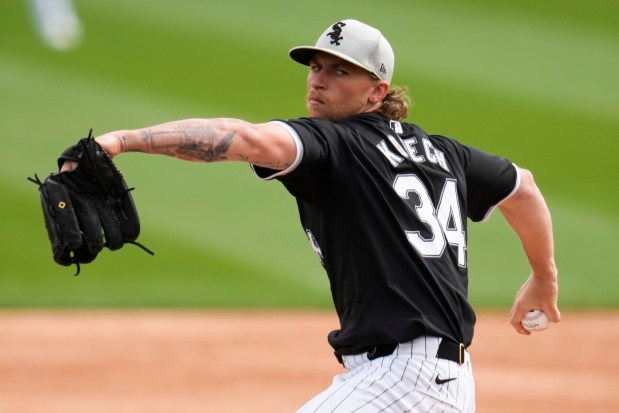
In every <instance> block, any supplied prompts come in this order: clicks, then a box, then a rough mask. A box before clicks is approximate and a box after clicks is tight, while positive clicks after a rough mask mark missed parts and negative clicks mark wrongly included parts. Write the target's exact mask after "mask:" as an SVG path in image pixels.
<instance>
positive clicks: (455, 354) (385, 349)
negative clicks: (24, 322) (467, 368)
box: [334, 338, 466, 365]
mask: <svg viewBox="0 0 619 413" xmlns="http://www.w3.org/2000/svg"><path fill="white" fill-rule="evenodd" d="M397 347H398V344H397V343H396V344H380V345H378V346H374V347H372V348H371V349H370V350H368V351H367V353H368V360H374V359H377V358H380V357H385V356H389V355H391V354H393V352H394V351H395V349H396V348H397ZM465 351H466V347H465V346H464V344H462V343H455V342H453V341H450V340H447V339H445V338H444V339H442V340H441V344H439V346H438V351H437V352H436V357H437V358H439V359H444V360H449V361H453V362H456V363H458V364H459V365H462V364H463V363H464V352H465ZM334 354H335V358H336V359H337V361H338V362H339V363H340V364H342V365H343V364H344V359H343V357H342V356H343V354H341V353H338V352H337V351H336V352H335V353H334Z"/></svg>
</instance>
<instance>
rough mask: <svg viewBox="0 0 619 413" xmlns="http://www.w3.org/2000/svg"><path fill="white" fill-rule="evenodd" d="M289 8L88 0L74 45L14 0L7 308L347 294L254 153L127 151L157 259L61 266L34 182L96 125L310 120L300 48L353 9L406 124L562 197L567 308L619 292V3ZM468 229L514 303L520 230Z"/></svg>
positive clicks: (559, 223) (324, 303) (138, 255)
mask: <svg viewBox="0 0 619 413" xmlns="http://www.w3.org/2000/svg"><path fill="white" fill-rule="evenodd" d="M215 4H216V5H215ZM291 4H292V2H290V1H283V0H282V1H279V0H277V1H276V0H267V1H260V2H254V1H240V0H229V1H226V2H209V1H203V0H180V1H176V2H172V1H164V0H148V1H147V0H134V1H120V0H106V1H87V0H80V1H76V6H77V9H78V11H79V14H80V16H81V18H82V21H83V24H84V28H85V38H84V42H83V44H82V46H81V47H80V48H79V49H77V50H74V51H71V52H57V51H53V50H50V49H48V48H46V47H45V45H44V44H43V43H42V42H41V41H40V39H39V38H38V37H37V35H36V33H35V31H34V29H33V26H32V25H31V20H30V18H29V15H28V9H27V7H26V2H25V1H18V0H6V1H4V2H3V6H2V11H1V12H0V39H1V40H0V119H1V120H2V123H1V124H2V128H3V133H2V135H3V137H2V140H1V142H2V143H1V145H2V146H1V147H2V155H3V156H2V158H3V161H2V163H0V171H1V174H0V190H1V192H2V203H1V205H2V206H1V208H2V209H1V211H2V214H0V216H1V217H2V227H1V228H2V238H1V239H0V251H1V254H2V256H1V258H2V259H1V260H0V308H16V307H37V308H65V307H89V308H92V307H171V308H174V307H194V308H197V307H217V308H226V307H244V308H264V307H329V306H331V303H330V297H329V288H328V284H327V280H326V276H325V275H324V273H323V271H322V268H321V267H320V265H319V264H318V261H317V259H316V258H315V257H314V255H313V252H312V250H311V248H310V247H309V246H308V245H307V242H306V240H305V236H304V234H303V232H302V231H301V227H300V225H299V222H298V219H297V215H296V209H295V203H294V200H293V199H292V197H290V196H289V195H288V194H287V193H286V191H285V190H284V188H283V187H282V186H281V185H279V184H278V183H274V182H271V183H263V182H260V181H259V180H258V179H257V178H255V177H254V175H253V174H252V173H251V171H250V170H249V168H248V166H247V165H243V164H217V165H203V164H190V163H185V162H182V161H179V160H176V159H170V158H164V157H154V156H150V157H149V156H145V155H141V154H127V155H122V156H120V157H118V158H117V164H118V165H119V167H120V169H121V170H122V171H123V172H124V174H125V177H126V178H127V181H128V182H129V184H130V185H131V186H135V187H136V190H135V192H134V197H135V201H136V203H137V205H138V209H139V211H140V214H141V220H142V235H141V238H140V241H141V242H143V243H144V244H145V245H147V246H148V247H150V248H151V249H153V250H154V251H155V252H156V256H155V257H150V256H148V255H147V254H145V253H143V252H142V251H141V250H139V249H138V248H134V247H132V246H127V247H125V248H124V249H123V250H121V251H117V252H110V251H109V250H106V251H104V252H103V253H102V254H101V256H100V257H99V258H98V259H97V261H96V262H95V263H93V264H89V265H86V266H84V267H83V268H82V274H81V275H80V276H79V277H73V273H74V269H73V268H64V267H60V266H58V265H56V264H55V263H53V261H52V258H51V252H50V248H49V242H48V240H47V234H46V232H45V230H44V228H43V219H42V214H41V211H40V207H39V198H38V192H37V190H36V187H35V186H34V185H32V184H31V183H29V182H28V181H27V180H26V177H27V176H31V175H32V174H33V173H34V172H38V173H39V175H40V176H46V175H47V174H48V173H49V172H51V171H53V170H54V168H55V162H56V157H57V156H58V155H59V154H60V152H61V151H62V150H63V149H65V148H66V147H68V146H70V145H72V144H73V143H74V142H75V141H76V140H77V139H78V138H80V137H83V136H85V134H86V133H87V132H88V129H89V128H94V131H95V134H97V133H102V132H105V131H109V130H115V129H128V128H137V127H142V126H147V125H151V124H155V123H161V122H164V121H169V120H174V119H180V118H189V117H221V116H226V117H240V118H243V119H246V120H249V121H256V122H259V121H267V120H270V119H272V118H292V117H297V116H302V115H304V105H303V96H304V91H305V76H306V69H305V68H304V67H302V66H300V65H298V64H295V63H293V62H292V61H291V60H290V59H289V58H288V57H287V51H288V49H290V48H291V47H293V46H296V45H299V44H313V43H314V41H315V39H316V37H317V36H318V35H319V34H320V32H322V30H324V28H326V27H327V26H328V25H329V24H331V23H333V22H334V21H336V20H340V19H345V18H357V19H359V20H362V21H365V22H367V23H369V24H372V25H374V26H376V27H379V28H381V30H382V31H383V33H384V34H385V35H386V36H387V38H388V39H390V41H391V44H392V46H393V48H394V50H395V52H396V73H395V77H394V83H396V84H398V85H407V86H409V88H410V90H411V94H412V97H413V100H414V104H415V106H414V108H413V110H412V113H411V115H410V116H409V119H408V120H409V121H411V122H414V123H418V124H420V125H421V126H423V127H424V128H425V129H426V130H428V131H429V132H431V133H440V134H445V135H448V136H451V137H453V138H456V139H458V140H460V141H462V142H464V143H468V144H472V145H476V146H479V147H481V148H483V149H485V150H487V151H490V152H495V153H499V154H502V155H504V156H506V157H509V158H510V159H512V160H513V161H514V162H515V163H517V164H519V165H521V166H523V167H526V168H529V169H531V170H533V172H534V173H535V176H536V179H537V181H538V184H539V186H540V187H541V189H542V190H543V192H544V194H545V195H546V198H547V201H548V203H549V205H550V207H551V210H552V212H553V218H554V225H555V233H556V259H557V263H558V266H559V270H560V281H561V297H560V304H561V305H562V306H563V308H566V307H567V308H575V307H586V308H593V307H615V308H616V307H618V306H619V292H618V291H619V281H618V279H619V278H618V277H617V263H618V260H617V256H616V255H615V253H616V251H617V249H618V247H619V242H618V241H617V237H616V234H617V233H619V215H618V212H619V202H618V201H619V196H618V193H619V191H618V189H617V183H616V180H617V178H619V167H618V162H617V161H616V160H615V152H616V151H617V150H618V149H619V139H618V138H619V93H618V92H619V75H618V73H619V26H618V25H617V24H616V16H617V15H618V13H619V3H617V2H616V1H610V0H607V1H602V0H593V1H589V2H581V1H576V0H542V1H533V0H521V1H517V2H516V1H511V0H510V1H506V2H500V5H497V2H493V1H489V0H481V1H476V2H458V1H433V2H425V1H410V0H400V1H396V0H386V1H383V2H379V3H376V2H374V3H371V4H368V5H360V4H359V2H358V1H352V0H346V1H339V2H335V3H334V2H327V1H324V0H319V1H314V2H299V4H298V5H295V7H293V6H291ZM293 9H294V10H293ZM469 234H470V235H469V237H470V238H469V257H470V263H469V268H470V278H471V283H470V284H471V299H472V301H473V303H474V305H476V306H477V307H478V308H484V307H493V308H494V307H508V306H510V305H511V301H512V297H513V296H514V294H515V292H516V290H517V288H518V287H519V286H520V284H521V283H522V282H523V281H524V280H525V278H526V277H527V276H528V269H527V268H528V267H527V265H526V259H525V257H524V255H523V253H522V252H521V250H520V247H519V241H518V239H517V238H516V237H515V235H514V234H513V233H511V232H510V230H509V228H508V227H507V225H506V223H505V221H504V220H503V218H502V217H501V216H500V214H499V213H497V214H495V216H494V217H493V218H492V219H491V220H490V222H488V223H486V224H481V225H471V226H470V230H469Z"/></svg>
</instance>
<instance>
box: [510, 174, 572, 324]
mask: <svg viewBox="0 0 619 413" xmlns="http://www.w3.org/2000/svg"><path fill="white" fill-rule="evenodd" d="M520 174H521V182H520V185H519V187H518V189H517V190H516V192H515V193H514V194H513V195H512V196H511V197H509V198H508V199H507V200H505V201H504V202H503V203H501V204H500V205H499V209H500V211H501V213H502V214H503V215H504V216H505V218H506V219H507V222H508V223H509V224H510V225H511V227H512V228H513V229H514V231H515V232H516V233H517V234H518V237H519V238H520V240H521V242H522V246H523V248H524V251H525V254H526V256H527V259H528V261H529V264H530V265H531V269H532V273H531V276H530V277H529V279H528V280H527V281H526V282H525V284H524V285H523V286H522V288H521V289H520V290H519V291H518V294H517V295H516V299H515V301H514V305H513V307H512V310H511V314H510V323H511V325H512V326H513V327H514V328H515V329H516V331H518V332H519V333H521V334H530V333H529V332H528V331H526V330H524V329H523V328H522V325H521V324H520V321H521V320H522V317H523V316H524V315H525V313H526V312H527V311H529V310H532V309H540V310H543V311H544V312H545V313H546V315H547V316H548V318H549V320H550V321H552V322H555V323H556V322H558V321H559V319H560V317H561V315H560V313H559V309H558V308H557V298H558V281H557V268H556V266H555V261H554V241H553V233H552V220H551V216H550V211H549V210H548V206H547V205H546V201H545V200H544V197H543V196H542V194H541V192H540V190H539V188H538V187H537V185H536V184H535V181H534V179H533V175H532V174H531V172H529V171H527V170H525V169H520Z"/></svg>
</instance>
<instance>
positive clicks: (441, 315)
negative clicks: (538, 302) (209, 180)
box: [254, 113, 519, 354]
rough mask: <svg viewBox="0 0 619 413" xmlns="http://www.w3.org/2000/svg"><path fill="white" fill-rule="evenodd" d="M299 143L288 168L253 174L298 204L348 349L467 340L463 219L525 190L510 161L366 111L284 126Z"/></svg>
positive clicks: (470, 320)
mask: <svg viewBox="0 0 619 413" xmlns="http://www.w3.org/2000/svg"><path fill="white" fill-rule="evenodd" d="M282 126H284V127H287V128H288V129H289V131H290V133H291V134H292V136H293V137H294V138H295V140H296V141H297V149H298V156H297V160H296V162H295V163H294V164H293V165H292V166H291V167H290V168H288V169H287V170H285V171H279V172H278V171H273V170H269V169H265V168H259V167H254V170H255V171H256V173H257V174H258V175H259V176H260V177H262V178H264V179H273V178H276V179H278V180H280V181H281V182H282V183H283V184H284V185H285V187H286V188H287V189H288V191H289V192H290V193H291V194H292V195H293V196H294V197H295V198H296V200H297V205H298V209H299V214H300V219H301V223H302V226H303V229H304V230H305V232H306V234H307V236H308V239H309V241H310V243H311V245H312V247H313V249H314V251H315V252H316V254H317V255H318V257H319V259H320V261H321V263H322V265H323V266H324V268H325V270H326V272H327V275H328V277H329V281H330V286H331V293H332V296H333V301H334V304H335V308H336V311H337V314H338V316H339V320H340V329H339V330H336V331H333V332H331V333H330V334H329V343H330V344H331V345H332V346H333V348H334V349H335V350H336V351H337V352H339V353H341V354H357V353H361V352H365V351H368V350H369V349H371V348H372V347H373V346H376V345H380V344H390V343H402V342H406V341H410V340H412V339H414V338H416V337H418V336H421V335H431V336H439V337H445V338H448V339H451V340H453V341H455V342H461V343H464V344H465V345H467V346H468V345H469V344H470V343H471V340H472V337H473V327H474V323H475V314H474V312H473V309H472V308H471V306H470V304H469V302H468V300H467V291H468V274H467V217H468V218H470V219H471V220H472V221H480V220H483V219H484V218H485V217H486V216H487V215H488V214H489V213H490V211H491V210H492V209H493V208H494V207H495V206H496V205H497V204H498V203H500V202H501V201H502V200H504V199H505V198H507V197H508V196H509V195H510V194H511V193H513V191H515V189H516V188H517V186H518V181H519V174H518V169H517V168H516V167H515V166H514V165H513V164H512V163H511V162H510V161H508V160H507V159H504V158H500V157H497V156H494V155H490V154H488V153H485V152H482V151H480V150H478V149H475V148H472V147H469V146H466V145H463V144H460V143H458V142H457V141H455V140H453V139H449V138H446V137H443V136H438V135H427V134H426V133H425V132H424V131H423V130H422V129H421V128H420V127H418V126H416V125H412V124H408V123H401V122H395V121H390V120H388V119H385V118H384V117H382V116H381V115H379V114H377V113H365V114H361V115H357V116H354V117H352V118H349V119H346V120H343V121H339V122H330V121H327V120H324V119H317V118H301V119H295V120H289V121H284V122H282Z"/></svg>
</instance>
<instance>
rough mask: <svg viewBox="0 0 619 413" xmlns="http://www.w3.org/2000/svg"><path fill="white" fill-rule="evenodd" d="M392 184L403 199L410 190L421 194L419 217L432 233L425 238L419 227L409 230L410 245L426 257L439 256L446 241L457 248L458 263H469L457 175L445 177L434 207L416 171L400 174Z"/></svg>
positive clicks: (419, 195) (407, 231) (464, 264)
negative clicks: (467, 260)
mask: <svg viewBox="0 0 619 413" xmlns="http://www.w3.org/2000/svg"><path fill="white" fill-rule="evenodd" d="M393 188H394V189H395V191H396V193H397V194H398V195H399V196H400V197H401V198H403V199H406V200H410V193H411V192H414V193H416V194H417V195H418V197H419V202H418V203H416V204H415V212H416V214H417V217H418V218H419V220H420V221H422V222H423V223H425V224H426V225H427V226H428V228H429V229H430V232H431V236H430V237H428V238H423V237H422V236H421V235H420V233H419V231H409V230H406V237H407V238H408V241H409V242H410V243H411V245H412V246H413V247H414V248H415V249H416V250H417V252H419V254H421V255H422V256H423V257H440V256H442V255H443V252H444V251H445V246H446V245H447V243H449V244H450V245H452V246H454V247H456V248H457V251H458V265H459V266H461V267H466V234H465V231H464V224H463V222H462V212H461V209H460V203H459V202H458V191H457V183H456V180H455V179H446V180H445V183H444V185H443V190H442V192H441V198H440V200H439V202H438V205H437V206H436V207H435V206H434V203H433V202H432V198H431V197H430V194H429V193H428V189H427V188H426V186H425V185H424V184H423V182H422V181H421V180H420V179H419V177H418V176H417V175H398V176H397V177H396V179H395V181H394V182H393Z"/></svg>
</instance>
